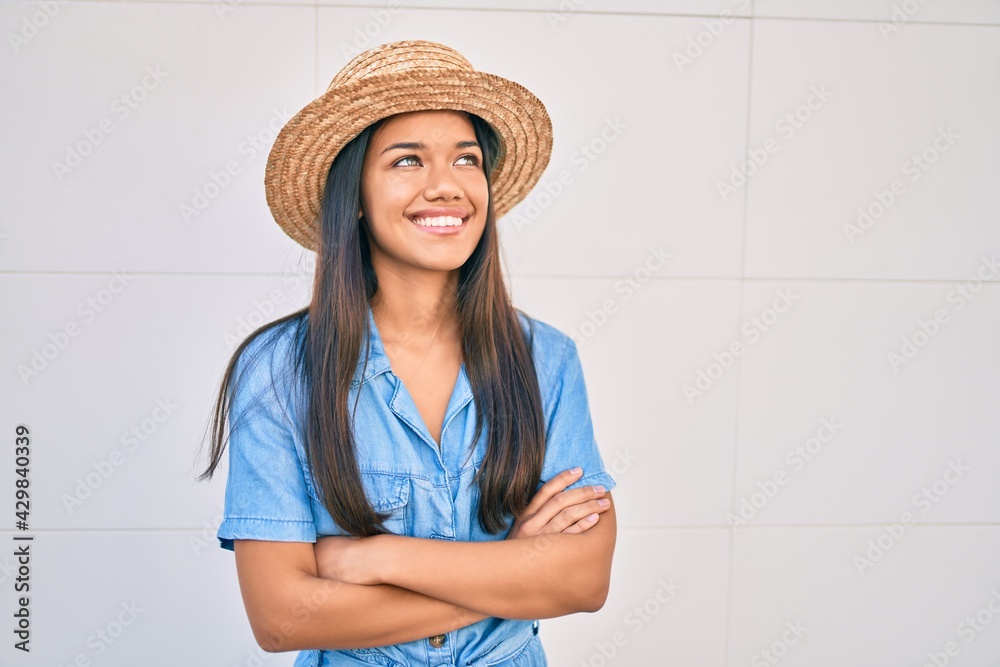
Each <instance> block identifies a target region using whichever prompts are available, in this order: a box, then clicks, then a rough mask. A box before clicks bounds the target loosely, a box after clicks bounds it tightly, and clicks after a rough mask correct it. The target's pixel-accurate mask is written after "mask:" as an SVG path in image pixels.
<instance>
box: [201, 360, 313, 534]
mask: <svg viewBox="0 0 1000 667" xmlns="http://www.w3.org/2000/svg"><path fill="white" fill-rule="evenodd" d="M253 348H254V346H253V344H251V345H249V346H247V348H246V349H245V350H244V352H243V353H242V354H241V355H240V358H239V359H238V360H237V364H236V368H235V369H234V375H233V383H232V384H231V394H230V396H231V402H230V407H229V447H228V450H229V471H228V475H227V479H226V498H225V508H224V510H223V519H222V523H221V524H220V525H219V529H218V532H217V534H216V537H218V539H219V546H220V547H222V548H223V549H229V550H230V551H232V550H233V540H237V539H251V540H269V541H279V542H280V541H284V542H315V541H316V524H315V521H314V519H313V514H312V508H311V505H310V501H309V494H308V492H307V489H306V483H305V471H304V468H303V466H302V463H301V460H300V457H299V455H298V452H297V450H296V447H295V438H294V435H293V424H292V423H291V422H290V419H289V417H288V412H287V411H286V410H284V409H283V408H282V399H284V400H285V401H287V399H288V397H287V395H284V396H283V394H287V391H286V390H285V389H284V388H285V387H287V386H288V383H286V382H283V381H282V376H281V374H280V373H279V372H273V373H272V366H273V364H272V363H271V362H269V361H268V360H270V359H276V358H278V356H279V355H277V354H276V353H275V352H274V351H273V350H267V351H265V352H264V353H263V354H262V355H261V357H262V358H261V359H257V358H256V355H254V354H252V350H253ZM273 380H277V382H273Z"/></svg>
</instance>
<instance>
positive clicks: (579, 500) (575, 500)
mask: <svg viewBox="0 0 1000 667" xmlns="http://www.w3.org/2000/svg"><path fill="white" fill-rule="evenodd" d="M606 492H607V491H606V490H605V488H604V487H603V486H600V485H596V486H581V487H579V488H576V489H570V490H569V491H561V492H559V493H557V494H556V495H554V496H552V497H551V498H549V500H547V501H546V502H545V504H544V505H543V506H542V507H540V508H539V509H538V511H537V512H536V513H535V515H534V518H535V519H536V520H537V521H539V522H540V523H541V525H545V524H547V523H549V522H550V521H552V520H553V519H554V518H555V517H556V516H557V515H558V514H559V513H560V512H563V511H565V510H566V508H568V507H572V506H573V505H580V504H583V503H586V502H589V501H590V500H593V499H596V498H601V497H602V496H604V494H605V493H606ZM577 518H579V517H577ZM574 520H575V519H574ZM569 523H572V522H567V523H565V524H563V525H559V527H558V530H560V531H561V530H563V529H564V528H565V527H566V526H567V525H569Z"/></svg>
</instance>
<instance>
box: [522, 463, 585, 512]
mask: <svg viewBox="0 0 1000 667" xmlns="http://www.w3.org/2000/svg"><path fill="white" fill-rule="evenodd" d="M582 474H583V470H582V469H580V468H570V469H569V470H563V471H562V472H561V473H559V474H558V475H556V476H554V477H553V478H552V479H550V480H549V481H547V482H545V484H542V487H541V488H540V489H538V491H537V492H536V493H535V495H534V497H532V499H531V501H530V502H529V503H528V507H527V508H525V512H527V513H530V514H534V513H535V512H537V511H538V510H540V509H541V508H542V506H543V505H545V503H547V502H548V501H549V500H551V499H552V497H553V496H554V495H555V494H557V493H559V492H560V491H562V490H563V489H565V488H566V487H567V486H569V485H570V484H572V483H573V482H575V481H576V480H578V479H580V476H581V475H582Z"/></svg>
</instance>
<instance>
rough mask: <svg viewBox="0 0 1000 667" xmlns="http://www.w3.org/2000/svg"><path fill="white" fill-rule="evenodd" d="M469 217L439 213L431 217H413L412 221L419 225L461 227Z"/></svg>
mask: <svg viewBox="0 0 1000 667" xmlns="http://www.w3.org/2000/svg"><path fill="white" fill-rule="evenodd" d="M466 220H468V218H464V219H463V218H459V217H456V216H451V215H438V216H434V217H431V218H411V222H413V224H415V225H417V226H419V227H461V226H462V225H463V224H464V223H465V221H466Z"/></svg>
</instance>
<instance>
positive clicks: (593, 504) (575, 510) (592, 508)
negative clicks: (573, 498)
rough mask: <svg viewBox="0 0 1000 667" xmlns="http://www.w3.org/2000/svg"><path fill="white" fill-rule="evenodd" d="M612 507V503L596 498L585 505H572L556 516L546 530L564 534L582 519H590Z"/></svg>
mask: <svg viewBox="0 0 1000 667" xmlns="http://www.w3.org/2000/svg"><path fill="white" fill-rule="evenodd" d="M610 507H611V503H610V502H609V501H607V500H605V499H604V498H596V499H594V500H588V501H587V502H585V503H579V504H577V505H570V506H569V507H567V508H566V509H564V510H562V511H561V512H559V514H557V515H556V516H554V517H553V518H552V520H551V521H550V522H549V525H548V526H547V527H546V528H547V530H552V531H555V532H563V531H565V530H566V529H567V528H569V527H570V526H572V525H573V524H575V523H577V522H578V521H580V520H581V519H584V518H586V517H589V516H590V515H591V514H601V513H602V512H606V511H608V508H610Z"/></svg>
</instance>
